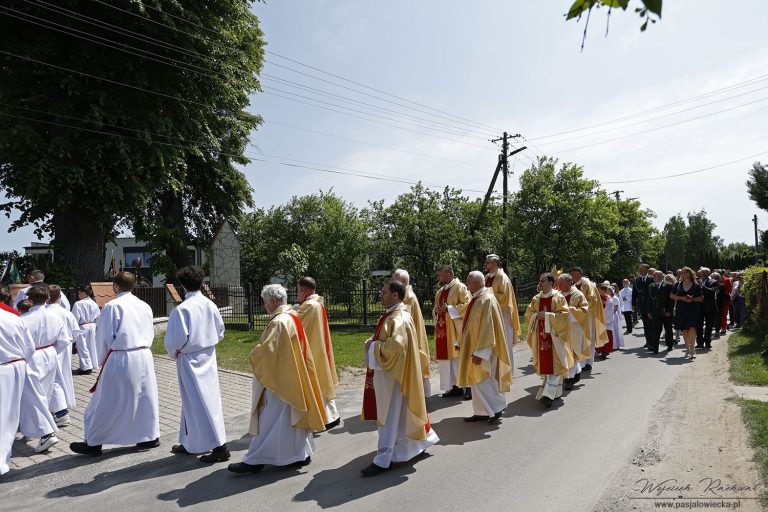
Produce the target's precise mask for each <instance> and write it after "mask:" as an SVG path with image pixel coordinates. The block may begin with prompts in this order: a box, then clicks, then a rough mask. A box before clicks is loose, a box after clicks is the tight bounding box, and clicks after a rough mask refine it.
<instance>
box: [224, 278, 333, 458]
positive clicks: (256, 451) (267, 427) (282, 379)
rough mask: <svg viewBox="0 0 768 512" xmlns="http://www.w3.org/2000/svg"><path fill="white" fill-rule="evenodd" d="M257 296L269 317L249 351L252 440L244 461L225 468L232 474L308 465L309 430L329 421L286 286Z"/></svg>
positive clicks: (271, 287) (267, 288)
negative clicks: (251, 386) (259, 296)
mask: <svg viewBox="0 0 768 512" xmlns="http://www.w3.org/2000/svg"><path fill="white" fill-rule="evenodd" d="M261 298H262V300H263V301H264V308H265V309H266V310H267V313H268V314H269V315H270V318H269V322H268V323H267V327H266V328H265V329H264V332H263V333H262V334H261V338H259V344H258V345H256V347H254V349H253V351H252V352H251V367H252V368H253V397H252V404H251V423H250V428H249V432H250V434H251V435H252V436H253V438H252V439H251V445H250V447H249V448H248V452H247V453H246V454H245V457H243V462H238V463H236V464H230V465H229V467H228V468H227V469H229V471H231V472H233V473H258V472H260V471H261V470H262V469H264V466H265V465H266V464H271V465H273V466H293V467H302V466H306V465H307V464H309V463H310V462H312V458H311V456H312V453H313V452H314V450H315V443H314V441H313V439H312V433H313V432H321V431H322V430H323V429H325V425H326V423H328V422H327V420H326V416H325V408H324V407H323V395H322V393H321V391H320V384H319V383H318V380H317V374H316V373H315V361H314V359H313V356H312V350H311V349H310V348H309V346H308V343H307V337H306V335H305V333H304V328H303V327H302V324H301V320H300V319H299V317H298V315H297V314H296V312H295V311H294V310H293V308H292V307H291V306H288V305H287V302H288V294H287V292H286V290H285V288H283V286H282V285H279V284H269V285H267V286H265V287H264V288H263V289H262V290H261Z"/></svg>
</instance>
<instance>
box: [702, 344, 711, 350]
mask: <svg viewBox="0 0 768 512" xmlns="http://www.w3.org/2000/svg"><path fill="white" fill-rule="evenodd" d="M704 348H705V349H707V350H709V349H711V348H712V344H711V343H707V344H706V345H704Z"/></svg>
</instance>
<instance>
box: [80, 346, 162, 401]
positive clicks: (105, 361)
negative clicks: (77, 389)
mask: <svg viewBox="0 0 768 512" xmlns="http://www.w3.org/2000/svg"><path fill="white" fill-rule="evenodd" d="M141 349H147V350H149V347H138V348H136V349H131V350H141ZM112 352H127V350H121V349H117V348H111V349H109V352H107V357H105V358H104V362H103V363H101V369H100V370H99V374H98V375H97V376H96V382H94V383H93V387H91V389H89V390H88V391H89V392H90V393H95V392H96V387H97V386H98V385H99V381H100V380H101V374H102V372H103V371H104V367H105V366H107V361H109V355H110V354H111V353H112Z"/></svg>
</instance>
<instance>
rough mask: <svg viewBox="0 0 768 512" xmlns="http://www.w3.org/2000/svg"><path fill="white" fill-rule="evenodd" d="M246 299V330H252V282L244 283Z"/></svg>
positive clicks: (253, 323)
mask: <svg viewBox="0 0 768 512" xmlns="http://www.w3.org/2000/svg"><path fill="white" fill-rule="evenodd" d="M245 293H246V295H247V296H246V300H247V301H248V330H249V331H252V330H253V329H254V327H255V322H254V319H253V284H252V283H245Z"/></svg>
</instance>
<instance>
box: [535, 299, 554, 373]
mask: <svg viewBox="0 0 768 512" xmlns="http://www.w3.org/2000/svg"><path fill="white" fill-rule="evenodd" d="M552 297H553V295H550V296H549V297H541V298H540V299H539V311H546V312H550V311H552ZM538 324H539V325H538V327H539V373H540V374H541V375H552V374H553V373H555V362H554V356H555V353H554V351H553V350H552V335H551V334H548V333H545V332H544V319H543V318H539V320H538Z"/></svg>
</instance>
